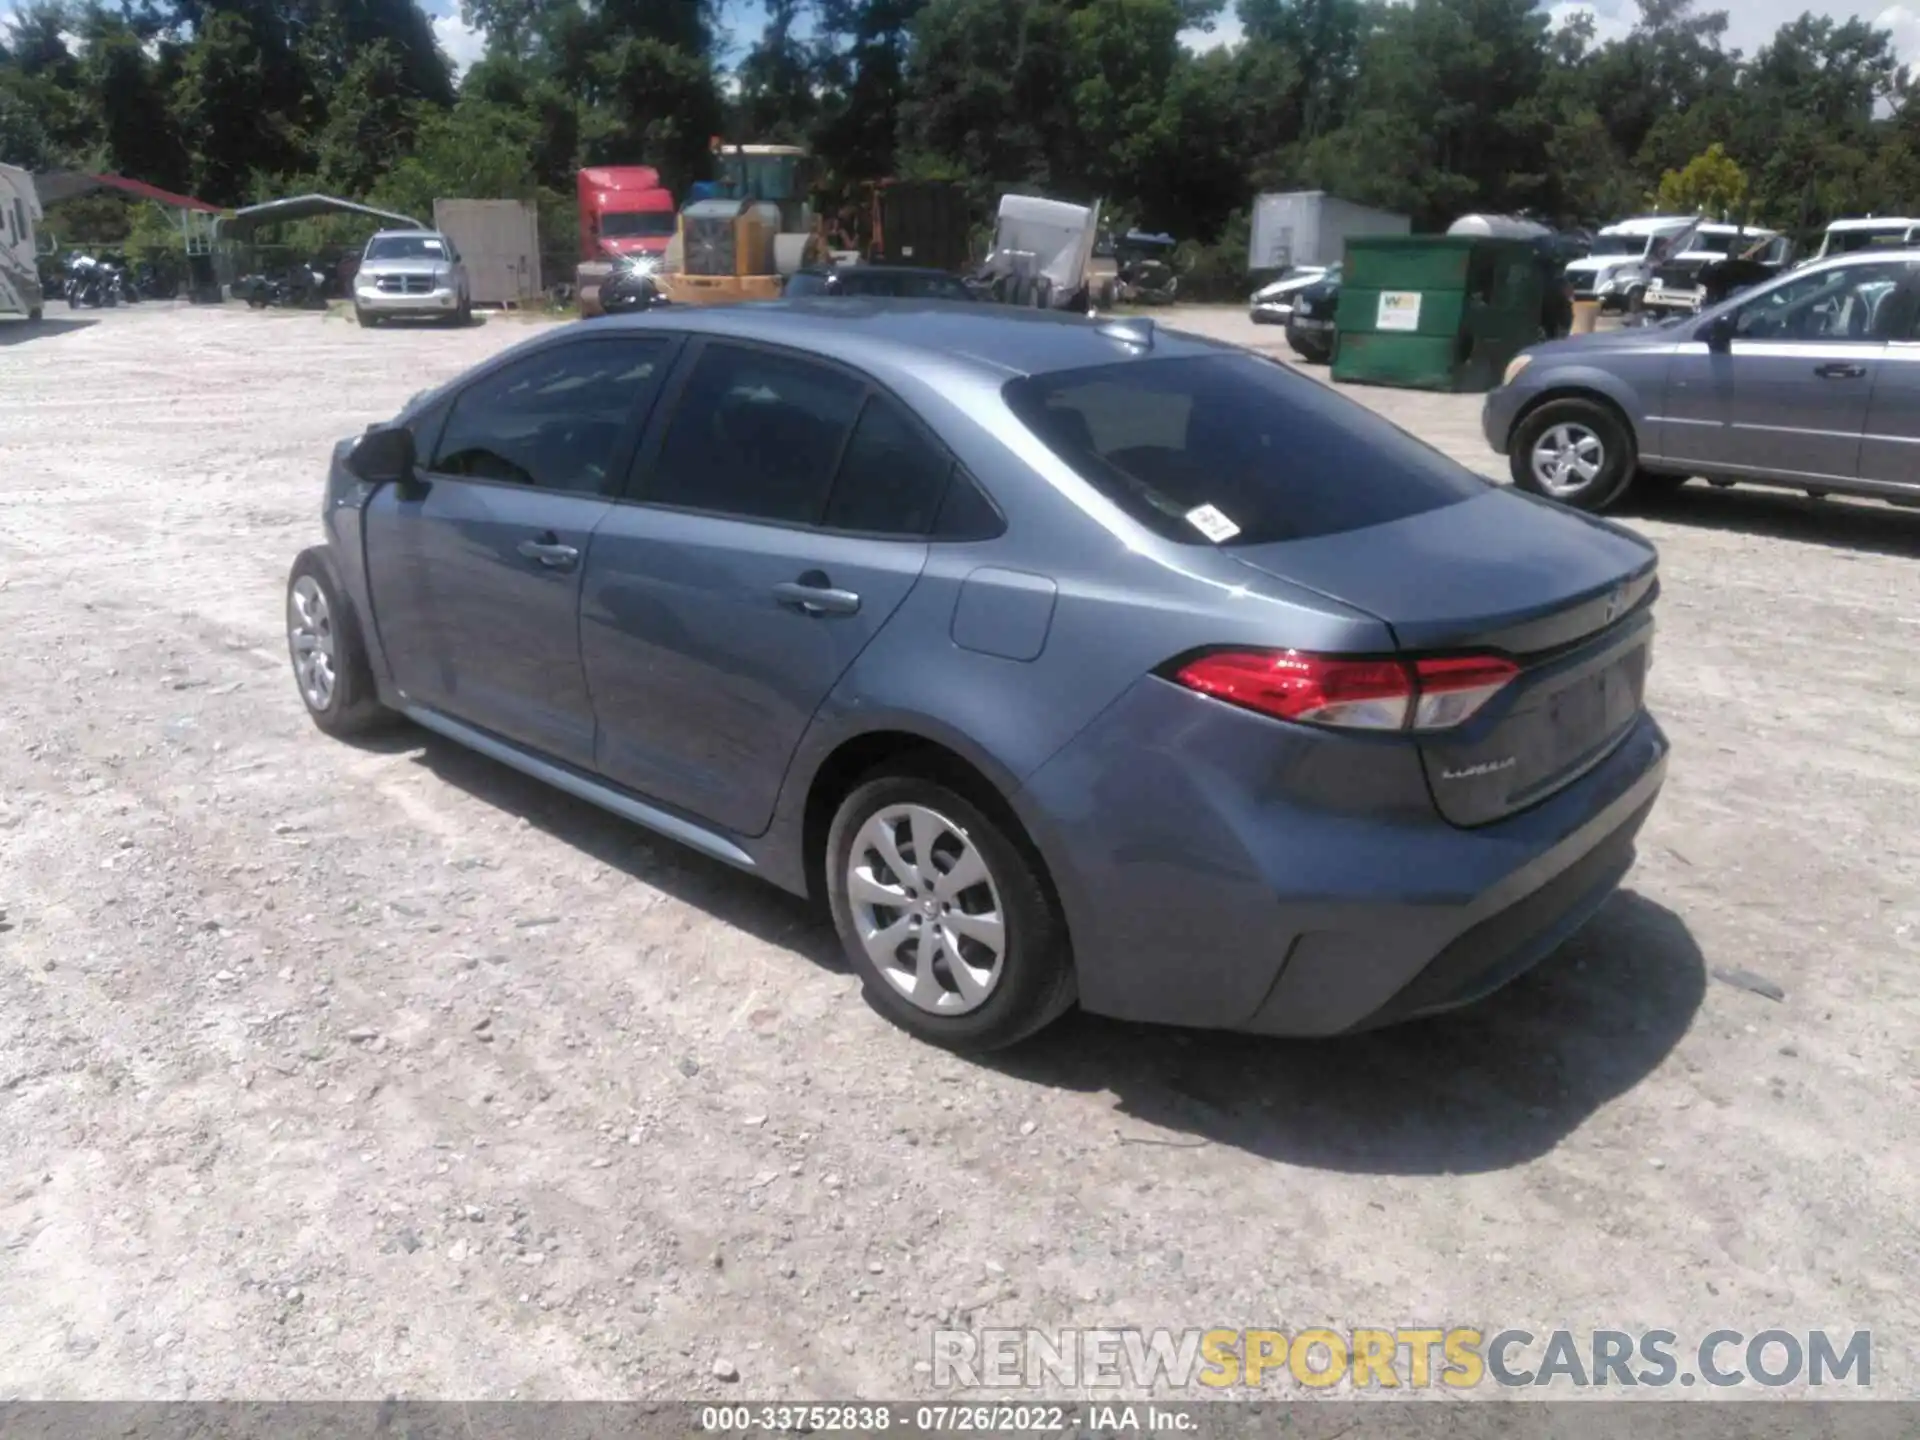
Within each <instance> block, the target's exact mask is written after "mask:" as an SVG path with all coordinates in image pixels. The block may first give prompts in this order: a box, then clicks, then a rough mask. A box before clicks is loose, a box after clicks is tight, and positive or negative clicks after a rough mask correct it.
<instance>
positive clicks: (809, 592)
mask: <svg viewBox="0 0 1920 1440" xmlns="http://www.w3.org/2000/svg"><path fill="white" fill-rule="evenodd" d="M773 598H774V599H775V600H778V601H779V602H780V603H781V604H782V605H785V606H786V607H787V608H788V609H790V610H798V611H800V612H801V613H802V614H803V615H855V614H858V613H859V610H860V597H859V596H858V595H856V594H854V593H853V591H851V590H836V589H834V588H833V582H832V581H831V580H829V579H827V577H826V576H825V575H822V574H821V573H820V572H819V571H818V570H810V571H808V572H807V573H806V574H805V575H802V576H801V577H800V578H799V579H798V580H789V581H786V582H785V583H784V584H780V585H776V586H774V587H773Z"/></svg>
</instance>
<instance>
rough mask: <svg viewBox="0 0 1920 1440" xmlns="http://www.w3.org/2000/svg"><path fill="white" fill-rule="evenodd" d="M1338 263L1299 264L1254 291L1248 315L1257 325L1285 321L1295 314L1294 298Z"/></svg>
mask: <svg viewBox="0 0 1920 1440" xmlns="http://www.w3.org/2000/svg"><path fill="white" fill-rule="evenodd" d="M1339 268H1340V267H1339V266H1338V265H1296V266H1294V267H1293V268H1292V269H1291V270H1288V271H1287V272H1286V273H1285V274H1283V275H1282V276H1280V278H1279V279H1277V280H1274V281H1272V282H1270V283H1268V284H1266V285H1262V286H1261V287H1260V288H1259V289H1258V290H1256V291H1254V292H1253V296H1252V298H1251V299H1250V300H1249V301H1248V302H1247V304H1248V311H1247V313H1248V315H1249V317H1250V318H1251V319H1252V320H1253V323H1254V324H1256V325H1284V324H1286V323H1287V321H1288V320H1290V319H1291V318H1292V317H1293V299H1294V296H1296V295H1298V294H1299V293H1300V292H1301V291H1302V290H1304V289H1306V288H1307V287H1308V286H1309V285H1312V284H1314V283H1316V282H1317V281H1320V280H1322V279H1324V278H1325V277H1326V275H1327V273H1328V271H1330V270H1331V271H1337V270H1338V269H1339Z"/></svg>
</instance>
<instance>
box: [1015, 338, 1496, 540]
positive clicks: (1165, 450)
mask: <svg viewBox="0 0 1920 1440" xmlns="http://www.w3.org/2000/svg"><path fill="white" fill-rule="evenodd" d="M1005 395H1006V400H1007V404H1008V405H1009V406H1010V407H1011V408H1012V410H1013V412H1014V413H1015V414H1016V415H1018V416H1019V417H1020V419H1021V421H1022V422H1023V423H1024V424H1025V425H1026V426H1027V428H1028V429H1030V430H1032V431H1033V432H1034V433H1035V434H1036V435H1038V436H1039V437H1040V438H1041V439H1042V440H1044V441H1045V442H1046V444H1047V446H1048V448H1050V449H1051V450H1053V452H1054V453H1055V454H1057V455H1058V456H1060V458H1061V459H1063V460H1065V461H1066V462H1067V463H1068V464H1069V465H1071V466H1072V467H1073V468H1074V469H1075V470H1076V471H1077V472H1079V474H1080V475H1081V476H1083V477H1084V478H1085V479H1086V480H1087V481H1088V483H1090V484H1091V485H1093V486H1094V487H1095V488H1096V489H1098V490H1100V491H1101V492H1102V493H1103V494H1105V495H1106V496H1107V497H1108V498H1109V499H1111V500H1112V501H1113V502H1114V503H1115V504H1117V505H1119V506H1120V507H1121V508H1122V509H1123V510H1125V511H1126V512H1127V513H1128V514H1130V515H1132V516H1133V517H1134V518H1135V519H1136V520H1138V521H1140V522H1141V523H1142V524H1144V525H1146V526H1148V527H1149V528H1151V529H1153V530H1155V531H1157V532H1158V533H1160V534H1161V535H1164V536H1167V537H1168V538H1170V539H1174V540H1183V541H1189V542H1191V543H1194V544H1205V543H1207V542H1208V541H1209V540H1212V541H1214V543H1218V544H1224V545H1259V544H1265V543H1267V542H1270V541H1275V540H1299V539H1305V538H1308V537H1311V536H1315V535H1337V534H1340V533H1342V532H1344V531H1348V530H1359V529H1363V528H1365V527H1367V526H1369V525H1381V524H1385V523H1387V522H1388V521H1392V520H1402V519H1405V518H1406V517H1408V516H1410V515H1419V514H1422V513H1423V512H1425V511H1428V510H1436V509H1439V508H1440V507H1441V506H1443V505H1451V504H1454V503H1455V502H1456V501H1460V500H1467V499H1471V498H1473V497H1474V496H1477V495H1483V494H1485V493H1486V492H1487V489H1488V485H1487V482H1486V481H1484V480H1482V479H1480V478H1479V477H1478V476H1477V475H1474V474H1473V473H1472V472H1470V471H1468V470H1467V469H1465V468H1464V467H1463V466H1460V465H1458V464H1456V463H1454V462H1453V461H1452V460H1449V459H1447V458H1446V457H1445V456H1444V455H1441V454H1440V453H1439V452H1438V451H1436V450H1433V449H1432V448H1430V447H1428V446H1426V445H1423V444H1422V443H1420V442H1419V441H1418V440H1415V439H1414V438H1413V437H1412V436H1410V435H1408V434H1407V433H1406V432H1405V431H1403V430H1400V429H1398V428H1397V427H1395V426H1393V425H1390V424H1388V423H1387V422H1386V421H1385V420H1382V419H1381V418H1380V417H1379V416H1377V415H1375V414H1373V413H1372V412H1371V411H1369V410H1367V409H1365V408H1363V407H1361V406H1359V405H1357V404H1355V403H1354V402H1352V401H1351V400H1347V399H1345V398H1343V397H1341V396H1339V395H1336V394H1334V393H1333V392H1332V391H1331V390H1329V389H1327V388H1326V387H1325V386H1323V385H1321V384H1319V383H1318V382H1316V381H1313V380H1309V379H1306V378H1305V377H1303V376H1299V375H1295V374H1293V373H1292V372H1291V371H1289V370H1287V369H1285V368H1284V367H1282V366H1280V365H1277V364H1274V363H1273V362H1271V361H1267V360H1261V359H1258V358H1256V357H1253V356H1237V355H1236V356H1228V355H1219V356H1203V357H1197V358H1193V359H1180V360H1146V361H1133V362H1124V363H1121V364H1116V365H1102V366H1098V367H1095V368H1093V369H1088V370H1072V371H1060V372H1056V373H1053V374H1042V375H1032V376H1028V377H1027V378H1026V379H1023V380H1013V381H1009V382H1008V384H1007V386H1006V390H1005Z"/></svg>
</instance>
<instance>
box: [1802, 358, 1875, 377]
mask: <svg viewBox="0 0 1920 1440" xmlns="http://www.w3.org/2000/svg"><path fill="white" fill-rule="evenodd" d="M1813 373H1814V374H1816V375H1818V376H1819V377H1820V378H1821V379H1822V380H1858V379H1860V378H1861V377H1862V376H1863V375H1865V374H1866V373H1867V367H1866V366H1864V365H1854V364H1851V363H1849V362H1846V361H1842V360H1836V361H1834V362H1833V364H1831V365H1816V366H1814V367H1813Z"/></svg>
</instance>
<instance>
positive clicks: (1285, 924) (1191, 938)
mask: <svg viewBox="0 0 1920 1440" xmlns="http://www.w3.org/2000/svg"><path fill="white" fill-rule="evenodd" d="M1666 761H1667V741H1666V737H1665V736H1664V735H1663V734H1662V733H1661V731H1660V728H1659V726H1658V725H1657V724H1656V723H1655V722H1654V721H1653V719H1652V718H1651V717H1649V716H1645V715H1642V716H1641V717H1640V719H1639V720H1637V721H1636V722H1635V724H1634V727H1633V728H1632V729H1631V730H1630V731H1629V732H1628V734H1627V735H1626V736H1625V737H1624V738H1623V739H1622V740H1621V741H1620V743H1619V744H1618V745H1617V746H1616V747H1615V748H1614V750H1613V751H1612V752H1611V753H1610V754H1609V755H1608V757H1607V758H1606V759H1605V760H1604V761H1602V762H1601V763H1600V764H1599V765H1598V766H1596V767H1595V768H1594V769H1592V770H1590V771H1589V772H1587V773H1586V774H1585V775H1584V776H1582V777H1581V778H1580V779H1579V780H1578V781H1576V782H1575V783H1574V784H1572V785H1570V786H1568V787H1567V788H1566V789H1564V790H1561V791H1560V792H1558V793H1557V794H1555V795H1553V796H1551V797H1550V798H1549V799H1547V800H1545V801H1543V802H1541V803H1540V804H1538V805H1535V806H1533V807H1532V808H1530V809H1528V810H1526V811H1524V812H1522V813H1520V814H1518V815H1515V816H1511V817H1509V818H1507V819H1505V820H1501V821H1498V822H1495V823H1493V824H1490V825H1485V826H1480V827H1477V828H1474V829H1460V828H1457V827H1454V826H1452V825H1449V824H1447V823H1446V822H1445V821H1443V820H1441V819H1440V818H1439V816H1438V814H1437V812H1435V811H1434V809H1433V806H1432V803H1431V800H1430V799H1428V798H1427V795H1426V791H1425V780H1424V776H1423V772H1422V771H1421V770H1420V767H1419V761H1418V759H1417V757H1416V756H1415V755H1414V753H1413V751H1412V750H1411V749H1410V748H1409V747H1407V746H1405V745H1402V744H1399V743H1397V742H1395V741H1389V742H1384V743H1382V742H1376V741H1370V740H1366V739H1357V738H1354V737H1350V736H1331V735H1323V734H1320V733H1318V732H1314V731H1312V730H1310V729H1308V728H1307V727H1287V726H1280V725H1278V724H1276V722H1272V721H1268V720H1265V719H1262V718H1261V717H1259V716H1255V715H1251V714H1248V713H1246V712H1244V711H1239V710H1236V709H1234V708H1233V707H1231V706H1228V705H1224V704H1220V703H1217V702H1211V701H1207V702H1196V700H1195V698H1194V697H1192V696H1190V695H1186V694H1183V693H1180V692H1178V691H1176V690H1174V689H1173V687H1171V686H1168V685H1166V684H1164V683H1162V682H1155V681H1149V682H1146V683H1145V684H1143V685H1142V686H1141V687H1138V688H1137V689H1136V690H1135V691H1133V692H1130V693H1129V694H1128V695H1127V696H1126V697H1124V698H1123V699H1122V700H1121V701H1119V702H1118V703H1117V704H1116V705H1115V706H1114V707H1113V708H1112V709H1110V710H1109V711H1108V712H1107V714H1106V715H1105V716H1103V717H1102V719H1101V720H1099V721H1097V722H1095V724H1094V725H1093V726H1091V727H1089V729H1088V730H1087V731H1086V732H1083V734H1082V735H1081V736H1080V737H1079V738H1078V739H1076V740H1075V742H1074V743H1073V744H1072V745H1070V746H1069V747H1068V748H1067V750H1065V751H1063V752H1062V753H1061V754H1060V755H1059V756H1056V757H1055V758H1054V759H1053V760H1052V761H1050V762H1049V763H1048V764H1047V765H1045V766H1043V767H1042V768H1041V770H1040V771H1039V772H1037V773H1036V774H1035V775H1034V776H1033V777H1032V778H1031V779H1030V781H1029V782H1028V784H1027V785H1026V786H1025V787H1024V788H1023V791H1022V796H1021V800H1022V809H1023V813H1024V814H1025V815H1026V816H1027V818H1028V823H1029V825H1030V827H1031V828H1032V829H1033V830H1034V832H1035V835H1036V838H1037V839H1039V840H1040V842H1041V846H1042V849H1043V851H1044V852H1045V853H1046V855H1047V856H1048V859H1049V862H1050V864H1051V865H1052V868H1053V871H1054V879H1055V882H1056V885H1057V887H1058V889H1059V891H1060V895H1061V900H1062V904H1063V906H1064V907H1065V909H1066V912H1067V920H1068V926H1069V929H1070V931H1071V934H1072V937H1073V946H1074V954H1075V963H1076V967H1077V971H1078V981H1079V988H1080V998H1081V1003H1082V1005H1083V1006H1084V1007H1085V1008H1087V1009H1088V1010H1091V1011H1093V1012H1095V1013H1098V1014H1104V1015H1110V1016H1114V1017H1117V1018H1121V1019H1130V1020H1143V1021H1157V1022H1164V1023H1170V1024H1179V1025H1192V1026H1198V1027H1203V1028H1213V1029H1228V1030H1244V1031H1251V1032H1255V1033H1262V1034H1270V1035H1290V1036H1324V1035H1337V1034H1343V1033H1348V1032H1352V1031H1357V1030H1366V1029H1371V1028H1374V1027H1376V1026H1379V1025H1385V1024H1391V1023H1395V1022H1398V1021H1402V1020H1409V1019H1413V1018H1416V1017H1418V1016H1422V1015H1428V1014H1433V1013H1436V1012H1439V1011H1443V1010H1448V1009H1452V1008H1455V1007H1457V1006H1460V1005H1464V1004H1467V1003H1470V1002H1471V1001H1473V1000H1476V999H1478V998H1480V997H1481V996H1483V995H1486V994H1488V993H1489V992H1491V991H1493V990H1495V989H1497V988H1499V987H1500V986H1502V985H1504V984H1505V983H1507V982H1508V981H1509V980H1512V979H1514V978H1515V977H1517V976H1518V975H1520V974H1521V973H1523V972H1524V971H1525V970H1527V969H1528V968H1530V967H1531V966H1532V965H1534V964H1535V963H1536V962H1538V961H1539V960H1541V959H1542V958H1544V957H1545V956H1546V955H1548V954H1550V953H1551V952H1552V951H1553V950H1554V949H1556V948H1557V947H1558V946H1559V945H1560V944H1561V943H1562V942H1563V941H1564V940H1566V939H1567V938H1568V937H1569V936H1570V935H1572V934H1573V932H1574V931H1575V930H1577V929H1578V928H1579V927H1580V926H1581V925H1582V924H1584V923H1585V922H1586V921H1587V920H1588V919H1589V918H1591V917H1592V915H1593V914H1594V912H1595V911H1597V910H1598V909H1599V908H1600V907H1601V906H1602V905H1603V904H1604V903H1605V901H1606V899H1607V897H1608V896H1609V895H1611V894H1612V893H1613V891H1614V889H1615V888H1616V887H1617V886H1618V885H1619V883H1620V881H1621V879H1622V877H1623V876H1624V875H1625V874H1626V873H1627V871H1628V869H1629V868H1630V867H1631V865H1632V863H1633V857H1634V840H1635V837H1636V836H1637V834H1638V833H1639V830H1640V828H1641V826H1642V825H1643V824H1644V823H1645V821H1646V818H1647V815H1648V812H1649V811H1650V810H1651V809H1652V806H1653V803H1654V800H1655V797H1656V796H1657V795H1658V793H1659V790H1660V787H1661V784H1662V783H1663V781H1664V779H1665V774H1666ZM1416 799H1417V800H1418V802H1419V803H1415V800H1416Z"/></svg>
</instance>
